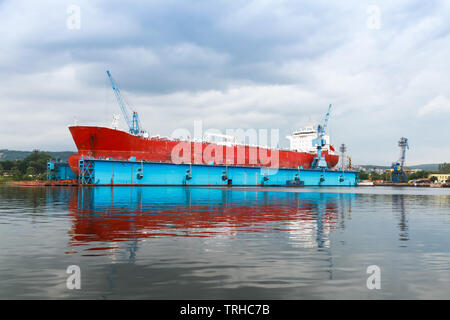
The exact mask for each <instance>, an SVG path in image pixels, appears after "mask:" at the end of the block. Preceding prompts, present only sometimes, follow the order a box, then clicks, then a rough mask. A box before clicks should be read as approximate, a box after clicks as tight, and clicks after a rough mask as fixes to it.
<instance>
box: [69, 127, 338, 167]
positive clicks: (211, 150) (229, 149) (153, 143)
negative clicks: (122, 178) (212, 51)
mask: <svg viewBox="0 0 450 320" xmlns="http://www.w3.org/2000/svg"><path fill="white" fill-rule="evenodd" d="M69 130H70V132H71V134H72V137H73V140H74V142H75V144H76V146H77V148H78V153H77V154H74V155H72V156H71V157H70V158H69V165H70V167H71V169H72V170H73V171H74V172H75V174H78V160H79V159H80V158H81V157H82V156H84V157H94V158H113V159H114V160H129V159H130V158H131V157H135V158H136V160H137V161H140V160H143V161H148V162H169V163H173V162H175V163H177V161H174V154H176V155H177V157H178V161H179V163H180V161H181V163H193V164H205V163H206V164H207V163H214V164H226V165H230V166H232V165H240V166H268V167H277V168H298V167H300V166H301V167H303V168H304V169H309V168H311V164H312V162H313V160H314V157H315V154H312V153H305V152H295V151H287V150H277V149H267V148H262V147H253V146H244V145H235V146H223V145H218V144H215V143H210V142H191V141H178V140H169V139H163V138H144V137H140V136H134V135H131V134H129V133H127V132H124V131H120V130H115V129H110V128H105V127H96V126H72V127H69ZM180 145H182V147H183V148H182V149H183V151H178V150H179V149H180ZM186 150H187V152H186ZM175 151H176V152H175ZM323 154H324V156H325V159H326V161H327V163H328V166H329V168H332V167H334V166H335V165H336V164H337V163H338V161H339V156H337V155H332V154H329V153H328V152H327V151H324V153H323ZM180 155H181V158H180ZM180 159H181V160H180Z"/></svg>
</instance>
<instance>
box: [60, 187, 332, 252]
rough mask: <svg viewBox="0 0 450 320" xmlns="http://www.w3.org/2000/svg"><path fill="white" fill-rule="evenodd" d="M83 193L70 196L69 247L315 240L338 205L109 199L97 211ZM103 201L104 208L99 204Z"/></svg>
mask: <svg viewBox="0 0 450 320" xmlns="http://www.w3.org/2000/svg"><path fill="white" fill-rule="evenodd" d="M80 190H81V189H80ZM82 191H83V190H81V191H78V192H75V193H74V195H73V197H72V198H71V199H70V202H69V212H70V213H69V214H70V216H71V218H72V227H71V230H70V235H71V240H72V241H71V245H72V246H77V245H79V244H80V243H85V242H92V241H103V242H119V241H127V240H130V239H143V238H152V237H213V236H218V235H228V236H234V235H235V234H236V233H237V232H255V233H257V232H299V231H301V230H303V229H304V230H307V231H308V233H309V234H311V231H314V232H315V233H316V235H317V236H320V235H321V234H322V233H326V234H328V233H329V232H330V231H331V230H333V229H334V228H335V225H336V222H337V203H336V201H335V200H333V199H320V201H318V199H317V200H314V199H310V200H308V199H298V198H292V195H291V196H290V197H286V198H282V199H281V200H283V201H281V202H280V201H276V202H275V201H260V202H255V201H245V200H242V201H230V202H218V203H195V202H189V201H187V202H183V201H179V202H178V203H176V202H177V199H171V202H170V203H164V204H153V205H147V206H142V205H140V203H139V200H137V199H135V200H133V199H131V198H130V199H127V201H126V202H119V203H118V202H114V200H113V197H111V199H107V201H104V202H103V203H102V205H101V206H98V207H96V206H95V205H93V204H92V203H91V199H88V200H81V196H80V194H79V193H81V192H82ZM133 201H134V202H133ZM108 202H109V203H110V204H109V205H105V204H104V203H108ZM316 238H317V237H316V236H314V237H313V239H316ZM102 249H105V248H102ZM108 249H113V247H109V248H108Z"/></svg>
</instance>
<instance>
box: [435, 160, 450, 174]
mask: <svg viewBox="0 0 450 320" xmlns="http://www.w3.org/2000/svg"><path fill="white" fill-rule="evenodd" d="M438 172H439V173H450V163H446V162H444V163H442V164H440V165H439V168H438Z"/></svg>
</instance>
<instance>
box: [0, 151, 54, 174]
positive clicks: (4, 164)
mask: <svg viewBox="0 0 450 320" xmlns="http://www.w3.org/2000/svg"><path fill="white" fill-rule="evenodd" d="M50 159H54V158H53V157H52V156H51V155H49V154H47V153H44V152H39V151H37V150H36V151H34V152H32V153H31V154H30V155H28V156H27V157H25V159H23V160H6V161H0V181H8V180H16V181H17V180H35V179H39V180H41V179H45V178H46V174H47V161H48V160H50Z"/></svg>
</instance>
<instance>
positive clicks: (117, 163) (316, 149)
mask: <svg viewBox="0 0 450 320" xmlns="http://www.w3.org/2000/svg"><path fill="white" fill-rule="evenodd" d="M107 75H108V77H109V80H110V82H111V85H112V88H113V91H114V94H115V96H116V99H117V102H118V104H119V106H120V108H121V111H122V115H123V117H124V120H125V122H126V124H127V125H128V131H124V130H120V129H119V126H118V120H119V115H113V123H112V125H111V127H103V126H83V125H74V126H69V130H70V133H71V135H72V137H73V140H74V142H75V145H76V147H77V149H78V152H77V153H76V154H73V155H71V156H70V157H69V163H68V165H69V166H70V168H71V170H72V171H73V173H74V175H75V176H77V177H78V183H79V184H80V185H208V186H209V185H228V186H231V185H243V186H247V185H259V186H263V185H266V186H268V185H272V186H278V185H279V186H282V185H317V186H322V185H329V186H331V185H336V186H344V185H346V186H352V185H355V184H356V179H357V177H356V173H355V172H351V171H344V170H342V169H340V170H335V169H333V168H334V167H335V166H336V164H337V163H338V162H339V156H338V155H337V154H335V149H334V147H333V146H332V145H331V143H330V137H329V136H328V135H327V134H326V128H327V124H328V119H329V116H330V110H331V104H330V106H329V108H328V112H327V114H326V117H325V120H324V122H323V124H318V125H316V126H307V127H306V128H303V129H301V130H297V131H295V132H293V133H292V135H290V136H288V137H287V139H288V140H289V141H290V147H289V148H280V147H277V148H273V147H267V146H264V145H255V144H248V143H245V141H246V138H250V137H244V139H242V137H240V140H239V139H238V138H237V137H234V136H230V135H222V134H212V133H209V134H207V135H205V136H202V137H200V138H199V137H196V138H195V139H191V138H190V137H189V136H187V137H179V138H169V137H161V136H150V135H149V134H148V133H147V131H145V130H144V129H143V128H142V126H141V122H140V120H139V116H138V113H137V112H135V111H132V112H130V111H131V110H130V108H129V106H128V105H127V104H126V103H125V101H124V99H123V98H122V95H121V92H120V90H119V88H118V86H117V84H116V82H115V80H114V79H113V78H112V76H111V74H110V72H109V71H107ZM211 137H213V138H220V139H223V140H222V141H218V140H217V139H215V140H211ZM220 139H219V140H220ZM242 140H243V141H244V142H242ZM248 140H252V139H248ZM273 142H274V141H272V143H273ZM48 168H49V170H50V175H49V176H55V172H56V171H55V170H54V169H53V171H55V172H53V171H52V169H51V168H52V167H51V164H49V167H48ZM144 171H145V174H144ZM57 176H59V175H57Z"/></svg>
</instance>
